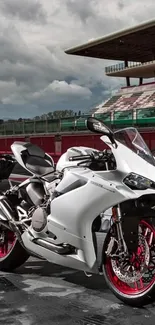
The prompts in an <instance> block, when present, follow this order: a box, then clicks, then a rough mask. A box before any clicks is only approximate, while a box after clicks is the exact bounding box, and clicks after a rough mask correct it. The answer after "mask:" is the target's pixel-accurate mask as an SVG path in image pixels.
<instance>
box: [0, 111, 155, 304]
mask: <svg viewBox="0 0 155 325" xmlns="http://www.w3.org/2000/svg"><path fill="white" fill-rule="evenodd" d="M87 127H88V129H89V130H90V131H93V132H98V133H100V134H103V136H102V137H101V140H102V141H103V142H104V143H105V144H106V145H107V148H108V149H105V150H103V151H98V150H94V149H92V148H87V147H73V148H70V149H68V150H67V152H66V153H64V154H63V155H62V156H61V157H60V159H59V161H58V163H57V166H56V170H55V169H54V162H53V159H52V158H51V157H50V156H49V155H47V154H45V153H44V151H43V150H42V149H40V148H39V147H37V146H35V145H33V144H31V143H23V142H15V143H14V144H13V145H12V146H11V148H12V152H13V154H14V156H15V158H16V160H17V162H18V163H19V164H20V165H21V166H22V167H24V168H25V169H26V170H28V171H29V172H31V173H32V177H30V178H29V179H27V180H26V181H24V182H23V183H21V184H20V185H16V186H14V187H12V188H11V189H9V190H8V191H6V193H5V194H4V195H3V196H1V197H0V224H1V227H0V234H1V235H0V269H1V270H4V271H12V270H13V269H15V268H17V267H19V266H20V265H21V264H23V263H24V262H25V261H26V260H27V258H28V257H29V255H31V254H33V255H36V256H38V257H40V258H44V259H46V260H47V261H49V262H51V263H56V264H60V265H63V266H67V267H70V268H74V269H77V270H83V271H84V272H85V273H86V274H88V273H89V274H90V273H91V274H98V275H100V276H104V277H105V279H106V282H107V284H108V286H109V288H110V289H111V290H112V291H113V293H114V294H115V295H116V296H117V297H118V298H119V299H121V300H122V301H124V302H125V303H128V304H130V305H134V306H139V305H142V304H146V303H147V302H148V301H150V299H153V296H154V291H155V228H154V218H155V210H154V202H155V160H154V158H153V157H152V154H151V152H150V151H149V149H148V147H147V145H146V144H145V142H144V141H143V139H142V137H141V136H140V134H139V133H138V131H137V130H136V129H134V128H127V129H123V130H121V131H117V132H115V133H113V132H112V131H111V130H110V129H109V128H108V127H107V126H105V125H104V124H103V123H102V122H101V121H99V120H97V119H95V118H93V117H90V118H88V120H87ZM110 208H111V209H112V215H111V222H110V225H109V229H108V230H107V234H106V236H105V233H104V232H103V229H102V222H101V220H102V216H103V213H104V212H106V211H107V210H108V209H110Z"/></svg>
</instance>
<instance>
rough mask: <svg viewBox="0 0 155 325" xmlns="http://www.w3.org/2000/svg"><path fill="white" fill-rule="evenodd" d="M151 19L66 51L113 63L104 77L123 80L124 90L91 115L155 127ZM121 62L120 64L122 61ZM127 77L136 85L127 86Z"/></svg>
mask: <svg viewBox="0 0 155 325" xmlns="http://www.w3.org/2000/svg"><path fill="white" fill-rule="evenodd" d="M154 37H155V20H152V21H149V22H145V23H143V24H140V25H138V26H136V27H134V28H129V29H126V30H122V31H119V32H117V33H114V34H111V35H108V36H105V37H103V38H100V39H97V40H95V41H94V40H93V41H91V42H88V43H86V44H84V45H81V46H77V47H75V48H72V49H69V50H67V51H66V53H67V54H73V55H79V56H86V57H92V58H98V59H108V60H117V61H121V63H117V64H115V65H113V66H109V67H106V68H105V73H106V75H107V76H111V77H123V78H126V87H123V88H121V89H120V90H119V91H118V92H117V93H116V94H115V95H114V96H112V97H111V98H109V99H108V100H107V101H105V102H104V103H101V104H100V105H99V106H97V107H94V108H93V109H92V110H91V114H93V115H96V116H98V117H100V118H103V119H104V120H105V121H106V122H109V123H110V124H113V125H114V126H116V127H117V125H120V124H121V125H124V126H126V125H136V126H140V125H143V126H153V125H155V82H148V83H145V84H144V83H143V80H144V79H150V78H154V77H155V43H154ZM122 61H123V62H122ZM131 78H136V79H138V81H139V85H137V86H135V85H134V86H131Z"/></svg>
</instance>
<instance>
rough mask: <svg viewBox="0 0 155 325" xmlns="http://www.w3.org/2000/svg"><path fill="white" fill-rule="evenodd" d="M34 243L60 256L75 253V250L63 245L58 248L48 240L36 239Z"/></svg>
mask: <svg viewBox="0 0 155 325" xmlns="http://www.w3.org/2000/svg"><path fill="white" fill-rule="evenodd" d="M33 242H35V244H37V245H39V246H42V247H44V248H46V249H48V250H50V251H53V252H54V253H56V254H60V255H67V254H71V253H72V252H73V249H71V247H70V246H69V245H67V244H66V245H63V246H60V245H59V246H58V245H55V244H53V243H50V242H48V241H47V240H44V239H40V238H39V239H35V240H34V241H33Z"/></svg>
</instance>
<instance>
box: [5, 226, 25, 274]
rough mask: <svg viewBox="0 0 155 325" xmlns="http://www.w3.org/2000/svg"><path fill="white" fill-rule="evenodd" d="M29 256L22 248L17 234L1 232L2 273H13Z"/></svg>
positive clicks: (6, 231)
mask: <svg viewBox="0 0 155 325" xmlns="http://www.w3.org/2000/svg"><path fill="white" fill-rule="evenodd" d="M28 258H29V254H28V253H27V252H26V250H25V249H24V248H23V247H22V246H21V244H20V243H19V241H18V240H17V237H16V236H15V234H14V233H13V232H12V231H10V230H8V229H5V230H3V231H2V230H1V231H0V271H5V272H12V271H13V270H15V269H16V268H18V267H20V266H21V265H22V264H24V263H25V262H26V261H27V259H28Z"/></svg>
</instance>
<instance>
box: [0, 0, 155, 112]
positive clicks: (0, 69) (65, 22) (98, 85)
mask: <svg viewBox="0 0 155 325" xmlns="http://www.w3.org/2000/svg"><path fill="white" fill-rule="evenodd" d="M154 12H155V1H154V0H147V1H146V0H129V1H127V0H110V1H107V0H22V1H21V0H0V112H1V118H8V117H11V118H17V117H30V116H31V117H33V116H35V115H40V114H43V113H47V112H49V111H52V110H56V109H67V108H68V109H74V110H79V109H82V110H83V111H85V110H88V108H90V107H91V106H94V105H95V104H98V103H99V102H100V101H102V100H103V99H104V98H105V97H106V96H107V95H108V93H109V91H112V90H113V89H116V88H117V87H119V86H120V84H119V82H120V81H119V80H116V79H115V78H108V77H105V75H104V67H105V65H107V64H109V62H106V61H102V60H96V59H88V58H82V57H75V56H69V55H67V54H65V53H64V50H65V49H67V48H69V47H72V46H74V45H79V44H81V43H83V42H87V41H88V40H90V39H92V38H97V37H100V36H103V35H105V34H107V33H110V32H114V31H117V30H118V29H121V28H124V27H129V26H132V25H134V24H137V23H139V22H142V21H145V20H148V19H153V18H154Z"/></svg>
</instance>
